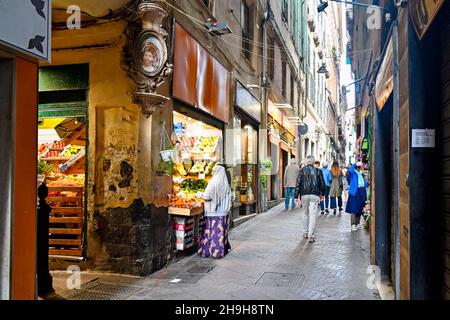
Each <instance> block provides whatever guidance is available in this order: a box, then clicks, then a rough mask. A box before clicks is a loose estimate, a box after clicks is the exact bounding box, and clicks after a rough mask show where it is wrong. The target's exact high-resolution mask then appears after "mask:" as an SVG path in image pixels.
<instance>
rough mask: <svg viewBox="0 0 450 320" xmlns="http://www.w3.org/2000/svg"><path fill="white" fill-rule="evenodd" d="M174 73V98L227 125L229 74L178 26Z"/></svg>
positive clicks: (175, 41) (176, 27)
mask: <svg viewBox="0 0 450 320" xmlns="http://www.w3.org/2000/svg"><path fill="white" fill-rule="evenodd" d="M173 72H174V73H173V96H174V97H176V98H178V99H179V100H181V101H183V102H185V103H187V104H188V105H191V106H193V107H195V108H198V109H201V110H202V111H204V112H206V113H208V114H210V115H212V116H214V117H215V118H217V119H219V120H221V121H223V122H225V123H228V120H229V109H230V101H229V100H230V99H229V93H230V73H229V72H228V70H227V69H226V68H225V67H224V66H223V65H222V64H220V62H219V61H218V60H217V59H216V58H214V57H213V56H212V55H211V54H210V53H209V52H208V51H207V50H206V49H205V48H204V47H202V46H201V45H200V43H198V42H197V40H195V38H194V37H192V36H191V35H190V34H189V33H188V32H187V31H186V30H185V29H183V27H181V26H180V25H179V24H176V25H175V40H174V71H173Z"/></svg>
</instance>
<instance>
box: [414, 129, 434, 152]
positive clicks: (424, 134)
mask: <svg viewBox="0 0 450 320" xmlns="http://www.w3.org/2000/svg"><path fill="white" fill-rule="evenodd" d="M435 145H436V130H434V129H412V133H411V147H412V148H434V147H435Z"/></svg>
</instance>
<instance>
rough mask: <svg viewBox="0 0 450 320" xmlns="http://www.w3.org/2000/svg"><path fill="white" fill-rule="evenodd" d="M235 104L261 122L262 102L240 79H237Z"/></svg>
mask: <svg viewBox="0 0 450 320" xmlns="http://www.w3.org/2000/svg"><path fill="white" fill-rule="evenodd" d="M235 104H236V106H238V107H239V108H241V109H242V110H244V111H245V112H246V113H248V114H249V115H250V116H252V117H253V118H254V119H255V120H256V121H258V122H261V102H259V100H258V99H257V98H255V96H253V95H252V94H251V93H250V92H249V91H248V90H247V89H246V88H245V87H244V86H243V85H242V84H241V83H240V82H238V81H236V101H235Z"/></svg>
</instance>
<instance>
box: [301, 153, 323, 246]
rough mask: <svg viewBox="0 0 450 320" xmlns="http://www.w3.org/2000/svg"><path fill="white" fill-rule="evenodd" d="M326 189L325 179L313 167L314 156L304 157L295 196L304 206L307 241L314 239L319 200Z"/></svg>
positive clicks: (304, 227) (320, 172)
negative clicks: (304, 164) (304, 163)
mask: <svg viewBox="0 0 450 320" xmlns="http://www.w3.org/2000/svg"><path fill="white" fill-rule="evenodd" d="M325 191H326V186H325V180H324V178H323V174H322V171H321V170H320V169H317V168H315V167H314V157H313V156H308V157H307V158H306V166H305V167H304V168H303V169H302V170H300V173H299V175H298V177H297V183H296V187H295V198H296V199H298V198H299V197H300V199H301V205H302V207H304V208H305V216H304V219H303V231H304V233H303V237H304V238H305V239H309V242H311V243H312V242H314V241H315V231H316V217H317V212H318V211H319V203H320V200H321V199H322V198H323V197H324V195H325Z"/></svg>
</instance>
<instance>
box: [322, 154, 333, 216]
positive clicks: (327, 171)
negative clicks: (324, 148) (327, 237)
mask: <svg viewBox="0 0 450 320" xmlns="http://www.w3.org/2000/svg"><path fill="white" fill-rule="evenodd" d="M322 175H323V179H324V180H325V186H326V191H325V198H324V199H323V200H322V201H321V202H320V211H321V212H320V213H321V214H324V213H325V212H326V213H327V214H328V213H329V211H328V204H329V202H330V188H331V181H332V180H333V177H332V176H331V170H330V169H328V162H326V161H324V162H322ZM324 210H325V211H324Z"/></svg>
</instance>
